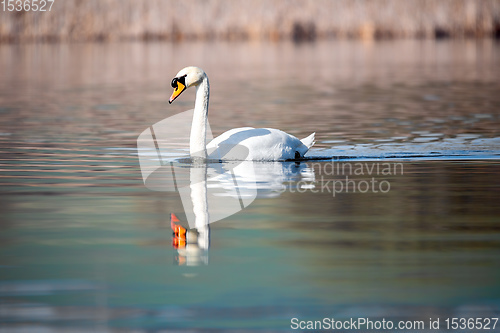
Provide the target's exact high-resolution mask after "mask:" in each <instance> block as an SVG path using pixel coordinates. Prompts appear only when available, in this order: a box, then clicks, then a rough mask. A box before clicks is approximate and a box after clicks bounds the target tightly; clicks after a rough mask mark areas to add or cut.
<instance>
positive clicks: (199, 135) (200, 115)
mask: <svg viewBox="0 0 500 333" xmlns="http://www.w3.org/2000/svg"><path fill="white" fill-rule="evenodd" d="M209 95H210V85H209V83H208V77H207V76H206V75H205V77H204V78H203V80H202V82H201V83H200V84H199V85H198V86H196V99H195V102H194V113H193V124H192V126H191V137H190V146H189V152H190V154H191V157H192V158H195V159H196V158H203V159H205V158H206V157H207V149H206V146H207V143H206V141H207V119H208V98H209Z"/></svg>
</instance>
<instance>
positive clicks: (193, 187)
mask: <svg viewBox="0 0 500 333" xmlns="http://www.w3.org/2000/svg"><path fill="white" fill-rule="evenodd" d="M186 167H188V168H189V186H183V187H180V188H178V191H179V193H180V197H181V200H182V204H183V208H184V211H185V214H186V218H187V221H188V224H189V228H184V227H183V226H182V225H181V222H180V221H179V219H178V218H177V216H176V215H175V214H171V216H170V223H171V228H172V230H173V233H174V236H173V237H174V238H173V247H174V248H175V249H176V250H177V256H176V263H177V264H179V265H190V266H192V265H201V264H208V249H209V246H210V227H209V224H210V223H212V222H215V221H218V220H221V219H223V218H225V217H228V216H230V215H233V214H235V213H237V212H238V211H240V210H242V209H244V208H245V207H246V206H248V205H249V204H250V203H252V202H253V201H254V200H255V199H256V198H262V197H266V198H269V197H276V196H278V195H280V193H282V192H283V190H285V189H286V185H285V184H286V183H290V182H296V181H299V180H301V179H306V180H313V179H314V172H313V171H312V169H310V168H309V167H308V166H307V164H306V163H298V162H297V163H296V162H281V163H279V162H265V163H264V162H254V161H233V162H226V163H207V162H203V161H196V162H192V163H191V164H190V165H189V166H185V165H175V164H173V163H172V164H171V165H169V166H166V168H167V169H168V170H169V171H173V172H172V174H177V175H185V168H186ZM177 169H179V170H177ZM176 170H177V171H176ZM169 173H170V172H169ZM165 174H168V173H159V174H158V175H162V176H163V177H165ZM174 182H175V183H177V182H176V181H174ZM179 182H180V183H184V182H183V181H182V179H179ZM155 183H156V182H155ZM159 183H161V182H159ZM166 183H169V182H168V181H167V182H166ZM164 184H165V183H164ZM156 190H158V188H156Z"/></svg>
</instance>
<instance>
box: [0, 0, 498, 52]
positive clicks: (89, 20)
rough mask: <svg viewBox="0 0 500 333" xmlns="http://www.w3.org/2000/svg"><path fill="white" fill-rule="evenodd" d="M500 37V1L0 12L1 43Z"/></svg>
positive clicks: (57, 5)
mask: <svg viewBox="0 0 500 333" xmlns="http://www.w3.org/2000/svg"><path fill="white" fill-rule="evenodd" d="M499 36H500V1H499V0H405V1H401V0H357V1H354V0H300V1H293V0H289V1H287V0H233V1H226V0H196V1H179V0H148V1H137V0H55V2H54V5H53V7H52V10H51V12H24V11H21V12H8V11H3V10H0V41H2V42H24V41H114V40H171V41H180V40H193V39H197V40H211V39H222V40H284V39H292V40H295V41H301V40H314V39H324V38H361V39H379V38H446V37H496V38H498V37H499Z"/></svg>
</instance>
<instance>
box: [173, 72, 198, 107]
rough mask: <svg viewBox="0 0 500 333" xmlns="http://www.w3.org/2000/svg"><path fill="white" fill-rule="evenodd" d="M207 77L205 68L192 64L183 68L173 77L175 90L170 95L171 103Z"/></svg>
mask: <svg viewBox="0 0 500 333" xmlns="http://www.w3.org/2000/svg"><path fill="white" fill-rule="evenodd" d="M206 77H207V74H205V72H204V71H203V69H201V68H198V67H194V66H190V67H186V68H183V69H181V70H180V71H179V73H177V75H176V76H175V77H174V78H173V79H172V88H174V92H173V93H172V96H170V100H169V101H168V102H169V103H170V104H172V102H173V101H174V100H175V99H176V98H177V97H179V95H180V94H181V93H182V92H183V91H184V90H186V89H187V88H189V87H191V86H197V85H199V84H200V83H201V82H203V80H204V79H205V78H206Z"/></svg>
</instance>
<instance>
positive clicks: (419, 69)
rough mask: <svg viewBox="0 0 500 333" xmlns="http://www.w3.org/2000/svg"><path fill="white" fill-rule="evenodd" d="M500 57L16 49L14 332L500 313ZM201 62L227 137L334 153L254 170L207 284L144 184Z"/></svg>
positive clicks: (220, 228) (206, 274)
mask: <svg viewBox="0 0 500 333" xmlns="http://www.w3.org/2000/svg"><path fill="white" fill-rule="evenodd" d="M499 53H500V49H499V44H498V43H496V42H494V41H490V40H485V41H444V42H434V41H395V42H380V43H367V44H364V43H361V42H354V41H342V42H321V43H313V44H307V43H305V44H298V45H296V44H289V43H278V44H252V43H242V44H225V43H221V44H218V43H215V44H213V43H207V44H206V43H193V44H190V43H183V44H161V43H160V44H155V43H150V44H140V43H137V44H134V43H130V44H127V43H125V44H61V45H53V44H33V45H2V46H1V47H0V68H1V72H2V75H1V77H0V114H1V122H0V184H1V193H0V207H1V209H0V222H1V225H0V227H1V232H0V238H1V241H0V244H1V245H0V249H1V250H0V298H1V303H0V318H1V321H0V322H1V325H0V330H1V331H5V332H38V331H44V332H82V331H94V332H132V331H134V332H161V331H167V330H174V331H175V330H176V331H200V332H202V331H211V332H212V331H217V332H221V331H228V332H229V331H235V330H239V331H242V332H247V331H248V332H250V331H256V330H261V331H273V332H274V331H276V332H282V331H283V332H285V331H290V320H291V319H292V318H294V317H296V318H300V319H302V320H321V319H322V318H324V317H335V318H343V319H349V318H358V317H369V318H373V319H377V318H383V317H385V318H393V319H394V320H399V319H401V318H402V319H405V320H417V319H422V320H425V321H426V322H427V321H428V320H429V318H438V317H440V318H442V320H444V319H445V318H446V317H467V318H468V317H489V316H490V317H491V316H496V317H498V315H499V312H500V310H499V309H500V284H499V282H498V281H500V264H499V260H498V258H499V255H500V230H499V228H500V225H499V223H500V221H499V216H500V208H499V206H498V203H497V202H498V195H499V180H500V179H499V177H500V164H499V162H498V160H499V156H500V133H499V131H500V126H499V125H500V113H499V109H498V107H499V105H500V95H499V94H498V91H500V82H499V80H498V78H499V77H500V60H499V59H500V57H499ZM186 65H197V66H200V67H202V68H204V69H205V71H206V72H207V73H208V75H209V77H210V83H211V100H210V112H209V118H210V125H211V129H212V132H213V133H214V135H218V134H220V133H222V132H223V131H224V130H226V129H229V128H233V127H238V126H255V127H275V128H280V129H283V130H285V131H287V132H290V133H292V134H294V135H296V136H297V137H300V138H302V137H305V136H307V135H309V134H310V133H311V132H316V138H317V140H316V141H317V142H316V145H315V146H314V148H313V149H312V150H311V151H310V152H309V157H311V158H313V159H311V160H308V161H304V162H302V163H300V164H296V163H293V162H287V163H259V164H257V165H256V166H255V170H257V171H256V174H257V175H258V176H259V175H260V176H261V177H260V178H258V179H256V182H255V184H256V189H257V191H258V195H257V197H256V199H255V200H254V201H253V202H252V203H251V204H249V205H248V206H246V207H245V208H244V209H243V210H242V211H240V212H238V213H237V214H235V215H232V216H230V217H228V218H226V219H223V220H221V221H218V222H215V223H212V224H211V225H210V231H211V233H210V242H211V243H210V248H209V250H208V251H207V256H206V258H207V260H206V261H202V262H200V263H199V265H195V266H189V265H184V264H183V263H185V261H183V260H182V258H179V252H178V251H177V250H176V249H174V248H173V247H172V235H171V230H170V220H169V219H170V214H171V213H175V214H176V215H177V216H178V217H179V219H180V220H181V222H182V223H183V224H184V225H185V226H187V216H186V214H185V212H184V208H183V204H182V200H181V197H180V195H179V193H178V192H176V191H153V190H151V189H150V188H148V187H146V186H145V184H144V183H143V178H142V174H141V169H140V166H139V157H138V154H137V147H136V144H137V141H136V140H137V137H138V136H139V134H140V133H141V132H142V131H144V130H145V129H146V128H148V127H149V126H151V125H153V124H155V123H157V122H159V121H161V120H163V119H165V118H167V117H169V116H172V115H174V114H178V113H180V112H182V111H185V110H188V109H190V108H192V105H193V98H194V94H193V92H192V91H188V92H186V93H185V94H183V96H182V97H181V98H179V99H178V100H177V101H176V102H175V103H174V104H172V105H170V106H169V105H168V103H167V98H168V96H169V95H170V93H171V91H170V90H171V88H170V85H169V84H170V80H171V79H172V77H173V76H174V75H175V74H176V73H177V71H178V70H179V69H180V68H182V67H184V66H186ZM175 148H176V149H181V150H182V149H184V148H185V147H181V146H176V147H175ZM183 167H184V169H183V170H185V171H186V172H184V173H180V174H178V176H179V178H178V180H179V181H184V182H188V181H189V172H188V171H189V170H190V165H189V164H187V165H184V166H183ZM240 176H241V175H240ZM243 176H244V175H243ZM243 176H242V177H243ZM264 176H266V177H264ZM346 177H348V179H346ZM349 181H351V182H350V183H349ZM221 184H223V183H222V181H221V180H218V181H214V182H213V183H212V185H213V186H215V188H223V185H221ZM341 185H342V189H341V188H340V186H341ZM366 186H368V187H366ZM365 189H367V190H366V191H365ZM212 208H213V207H212ZM179 259H181V260H179ZM442 328H443V327H442ZM443 329H444V328H443Z"/></svg>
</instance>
